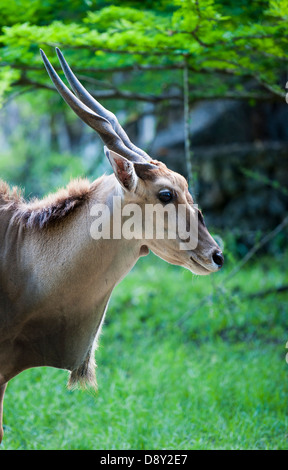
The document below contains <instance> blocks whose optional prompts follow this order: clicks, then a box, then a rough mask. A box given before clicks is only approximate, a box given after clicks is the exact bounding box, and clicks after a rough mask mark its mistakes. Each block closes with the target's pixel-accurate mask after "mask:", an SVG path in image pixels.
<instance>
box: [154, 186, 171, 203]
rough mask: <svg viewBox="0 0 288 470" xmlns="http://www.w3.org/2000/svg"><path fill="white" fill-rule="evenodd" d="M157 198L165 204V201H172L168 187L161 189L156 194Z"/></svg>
mask: <svg viewBox="0 0 288 470" xmlns="http://www.w3.org/2000/svg"><path fill="white" fill-rule="evenodd" d="M158 198H159V199H160V201H161V202H164V203H166V204H167V202H171V201H172V199H173V193H172V191H170V190H169V189H162V190H161V191H160V192H159V194H158Z"/></svg>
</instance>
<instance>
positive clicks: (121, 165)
mask: <svg viewBox="0 0 288 470" xmlns="http://www.w3.org/2000/svg"><path fill="white" fill-rule="evenodd" d="M104 151H105V154H106V157H107V158H108V160H109V162H110V163H111V166H112V168H113V171H114V174H115V176H116V178H117V180H118V181H119V183H120V184H121V186H122V187H123V188H124V189H125V190H126V191H134V190H135V188H136V186H137V180H138V176H137V175H136V173H135V170H134V165H133V162H130V161H129V160H127V158H125V157H122V156H121V155H119V154H118V153H116V152H114V151H113V150H109V149H108V148H107V147H106V146H105V147H104Z"/></svg>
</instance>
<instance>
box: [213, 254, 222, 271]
mask: <svg viewBox="0 0 288 470" xmlns="http://www.w3.org/2000/svg"><path fill="white" fill-rule="evenodd" d="M212 259H213V261H214V263H215V264H217V266H218V267H219V268H222V266H223V264H224V256H223V255H222V253H221V251H214V253H213V255H212Z"/></svg>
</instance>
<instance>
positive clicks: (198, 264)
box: [190, 256, 213, 274]
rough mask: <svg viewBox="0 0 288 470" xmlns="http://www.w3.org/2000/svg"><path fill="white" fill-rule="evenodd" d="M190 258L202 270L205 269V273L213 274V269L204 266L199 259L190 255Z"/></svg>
mask: <svg viewBox="0 0 288 470" xmlns="http://www.w3.org/2000/svg"><path fill="white" fill-rule="evenodd" d="M190 259H191V261H193V263H194V264H195V265H196V267H197V268H199V269H200V270H201V271H204V273H203V274H211V273H212V272H213V271H212V270H210V269H208V268H206V267H205V266H203V264H201V263H199V261H197V260H196V259H195V258H193V256H190Z"/></svg>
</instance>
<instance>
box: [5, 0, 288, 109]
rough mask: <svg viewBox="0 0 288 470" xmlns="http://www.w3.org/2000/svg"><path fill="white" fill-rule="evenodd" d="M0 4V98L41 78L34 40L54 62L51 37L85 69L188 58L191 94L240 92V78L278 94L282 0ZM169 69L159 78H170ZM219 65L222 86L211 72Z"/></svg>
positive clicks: (24, 0)
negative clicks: (253, 0) (13, 89)
mask: <svg viewBox="0 0 288 470" xmlns="http://www.w3.org/2000/svg"><path fill="white" fill-rule="evenodd" d="M0 11H1V18H0V68H1V69H2V70H1V77H2V80H1V81H2V82H3V84H2V86H1V89H0V92H1V95H0V96H1V97H2V98H1V99H2V102H3V97H4V96H5V95H6V93H8V92H9V90H10V89H11V86H12V87H18V88H20V89H23V88H24V89H25V87H26V88H27V87H29V86H30V87H31V86H34V87H35V86H46V85H47V82H48V79H47V75H46V72H45V71H44V68H43V65H42V62H41V59H40V56H39V47H42V48H43V49H44V50H45V51H46V52H47V53H48V54H49V56H50V57H51V60H52V62H53V63H54V64H57V61H56V59H55V54H54V52H52V50H51V48H52V47H54V46H55V45H58V46H60V47H61V48H62V49H64V50H65V54H66V56H67V58H68V59H69V62H70V63H71V65H72V66H73V67H74V68H75V70H76V71H77V70H79V71H82V72H85V73H86V74H88V76H89V75H91V69H93V68H94V69H97V70H99V69H100V70H103V73H105V70H106V71H107V70H108V69H111V68H113V67H114V68H115V67H120V68H121V67H125V66H126V67H127V66H137V65H138V66H139V65H142V66H143V65H146V66H152V65H154V66H155V65H158V66H162V67H163V66H165V67H166V68H167V67H170V69H171V70H172V71H173V70H174V68H176V69H177V68H179V67H180V68H181V67H183V62H186V63H187V64H188V65H189V67H190V68H191V70H193V74H192V73H191V74H190V81H191V99H193V98H199V97H203V96H206V97H207V96H214V95H216V96H219V95H223V96H225V94H227V93H228V92H229V93H230V94H231V92H234V93H235V96H240V97H241V95H243V94H244V96H245V93H243V91H241V87H240V85H241V84H244V85H246V84H247V83H248V81H249V80H250V82H251V79H253V80H254V82H255V86H256V87H257V86H258V87H260V90H262V91H263V90H264V91H266V94H267V95H268V96H269V94H272V96H275V97H278V98H279V97H280V96H284V93H283V90H284V86H285V83H283V77H282V72H283V69H284V70H285V64H286V61H287V56H286V49H287V32H288V26H287V24H288V23H287V0H274V1H273V0H270V1H268V0H266V1H264V0H257V1H255V2H249V1H247V0H244V1H241V2H232V0H221V1H220V0H218V1H217V0H162V1H158V2H153V1H144V2H140V3H139V2H135V1H129V0H125V1H121V2H120V1H116V2H109V1H105V0H102V1H95V0H86V1H80V0H73V1H68V0H64V1H62V2H58V1H56V0H46V1H41V2H40V1H39V0H18V1H16V0H11V1H10V2H7V1H6V0H0ZM11 70H12V71H13V73H11ZM171 70H170V72H169V73H170V76H169V75H168V76H167V77H166V81H165V86H167V81H168V83H170V84H172V83H173V81H175V80H174V75H173V73H172V72H171ZM16 71H17V74H16ZM167 73H168V72H167ZM219 73H220V74H221V77H222V85H221V87H220V88H219V86H218V85H217V82H215V81H213V79H212V77H213V75H214V76H215V74H219ZM165 74H166V72H165ZM198 76H200V77H201V78H202V80H201V81H200V82H199V80H198ZM136 77H137V75H136ZM161 79H162V80H161ZM157 81H159V83H160V84H161V81H162V82H163V73H161V72H158V73H156V72H155V73H154V82H155V83H157ZM135 82H136V83H137V80H135ZM48 83H49V82H48ZM149 83H150V81H149V79H147V80H146V85H147V86H149ZM163 85H164V84H163ZM250 85H251V83H250ZM239 87H240V88H239ZM140 90H141V91H145V86H144V87H143V86H142V85H141V88H140ZM248 91H249V90H246V94H247V93H248ZM252 91H253V90H252ZM249 94H251V90H250V92H249V93H248V95H249ZM255 96H256V97H257V94H256V95H255ZM259 96H260V95H259ZM261 96H262V95H261Z"/></svg>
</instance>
